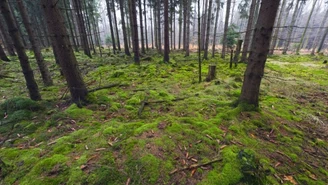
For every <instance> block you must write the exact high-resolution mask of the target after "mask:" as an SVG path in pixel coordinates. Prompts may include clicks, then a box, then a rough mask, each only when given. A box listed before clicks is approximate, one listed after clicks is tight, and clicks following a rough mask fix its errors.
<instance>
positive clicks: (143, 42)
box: [139, 0, 146, 53]
mask: <svg viewBox="0 0 328 185" xmlns="http://www.w3.org/2000/svg"><path fill="white" fill-rule="evenodd" d="M141 7H142V2H141V0H139V22H140V35H141V53H146V51H145V41H144V32H143V24H142V8H141Z"/></svg>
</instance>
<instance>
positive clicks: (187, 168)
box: [170, 158, 222, 175]
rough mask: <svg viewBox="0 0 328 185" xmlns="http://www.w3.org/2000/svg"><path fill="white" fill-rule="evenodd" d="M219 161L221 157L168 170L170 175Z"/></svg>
mask: <svg viewBox="0 0 328 185" xmlns="http://www.w3.org/2000/svg"><path fill="white" fill-rule="evenodd" d="M219 161H222V158H217V159H214V160H212V161H209V162H207V163H203V164H193V165H190V166H187V167H184V168H180V169H175V170H173V171H171V172H170V175H173V174H175V173H177V172H181V171H185V170H192V169H195V168H199V167H202V166H207V165H210V164H212V163H216V162H219Z"/></svg>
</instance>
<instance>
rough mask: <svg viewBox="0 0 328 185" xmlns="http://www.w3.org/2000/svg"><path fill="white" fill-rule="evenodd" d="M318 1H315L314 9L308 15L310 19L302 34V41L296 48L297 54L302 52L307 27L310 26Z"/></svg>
mask: <svg viewBox="0 0 328 185" xmlns="http://www.w3.org/2000/svg"><path fill="white" fill-rule="evenodd" d="M317 2H318V0H314V2H313V5H312V9H311V12H310V15H309V17H308V20H307V22H306V26H305V29H304V31H303V34H302V37H301V41H300V43H299V44H298V46H297V49H296V54H300V50H301V46H302V44H303V41H304V37H305V34H306V32H307V29H308V27H309V23H310V20H311V18H312V14H313V11H314V8H315V5H316V4H317Z"/></svg>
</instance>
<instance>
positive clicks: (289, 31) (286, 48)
mask: <svg viewBox="0 0 328 185" xmlns="http://www.w3.org/2000/svg"><path fill="white" fill-rule="evenodd" d="M299 3H300V0H297V1H296V6H295V10H294V13H293V18H292V22H291V24H290V27H289V29H288V34H287V42H286V43H285V46H284V50H283V52H282V54H284V55H285V54H287V50H288V47H289V44H290V42H291V39H292V38H291V37H292V33H293V30H294V26H295V22H296V18H297V12H298V11H297V10H298V6H299Z"/></svg>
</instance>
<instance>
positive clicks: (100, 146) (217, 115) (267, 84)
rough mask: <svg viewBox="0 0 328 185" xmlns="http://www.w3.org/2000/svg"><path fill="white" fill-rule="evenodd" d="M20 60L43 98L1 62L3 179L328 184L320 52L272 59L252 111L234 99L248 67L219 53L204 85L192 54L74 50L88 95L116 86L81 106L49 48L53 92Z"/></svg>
mask: <svg viewBox="0 0 328 185" xmlns="http://www.w3.org/2000/svg"><path fill="white" fill-rule="evenodd" d="M29 55H30V56H31V62H32V66H33V68H34V69H35V76H36V78H37V81H38V84H39V87H40V91H41V94H42V98H43V100H42V101H40V102H33V101H30V100H28V95H27V90H26V88H25V83H24V80H23V74H22V73H21V72H20V70H19V63H18V61H17V58H12V60H13V61H12V62H10V63H4V62H0V65H1V71H0V74H1V79H0V86H1V106H0V115H1V122H0V148H1V149H0V184H5V185H7V184H22V185H24V184H34V185H38V184H40V185H41V184H42V185H44V184H72V185H73V184H74V185H77V184H98V185H102V184H110V185H114V184H130V185H132V184H142V185H146V184H188V185H190V184H191V185H192V184H202V185H207V184H218V185H229V184H280V183H284V184H313V185H317V184H328V91H327V90H328V75H327V72H328V69H327V68H325V66H324V64H322V62H323V60H324V59H325V57H324V56H272V57H270V58H269V59H268V62H267V65H266V71H265V76H264V78H263V80H262V85H261V97H260V108H259V110H257V111H249V110H251V108H248V107H245V106H236V105H235V103H234V102H236V100H238V97H239V95H240V91H241V86H242V81H243V73H244V70H245V68H246V65H245V64H239V65H238V67H233V68H232V69H229V64H228V57H227V60H222V59H219V56H217V57H216V58H213V59H210V60H208V61H204V62H203V64H202V76H203V79H205V77H206V75H207V70H208V66H209V65H210V64H216V65H217V70H218V71H217V79H216V80H214V81H212V82H202V83H198V74H197V72H198V68H197V66H198V64H197V55H196V54H192V55H191V56H190V57H184V55H183V54H182V53H179V52H172V53H171V63H170V64H165V63H163V62H162V57H161V56H160V55H157V54H155V53H154V52H149V53H148V54H147V55H148V56H150V57H148V58H147V59H148V60H143V61H142V62H141V65H140V66H136V65H134V64H133V60H132V58H129V57H124V56H120V55H116V56H105V57H97V56H94V57H93V58H92V59H89V58H87V57H85V56H84V55H82V54H81V53H76V56H77V59H78V61H79V66H80V69H81V72H82V74H83V77H84V79H85V82H86V84H87V85H88V88H89V89H94V88H98V87H102V86H106V85H110V84H116V83H117V84H120V85H118V86H115V87H112V88H109V89H103V90H98V91H95V92H93V93H90V94H89V97H88V99H89V100H90V102H91V103H90V104H89V105H87V106H85V107H83V108H78V107H77V106H76V105H74V104H73V105H72V104H70V102H69V93H67V87H66V85H65V81H64V78H63V77H61V76H60V73H59V71H58V67H57V66H56V64H55V62H54V57H53V55H52V53H51V52H50V51H44V55H45V58H46V61H47V63H48V66H49V67H50V70H51V73H52V76H53V78H54V82H55V85H54V86H52V87H44V86H43V85H42V83H41V82H42V81H41V79H40V75H39V73H38V71H37V70H36V65H35V61H34V59H33V57H32V56H33V55H32V53H29ZM143 104H144V105H145V106H144V108H143V109H141V107H142V105H143ZM211 162H212V163H211ZM206 163H210V164H208V165H202V164H206ZM196 165H197V167H196Z"/></svg>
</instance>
